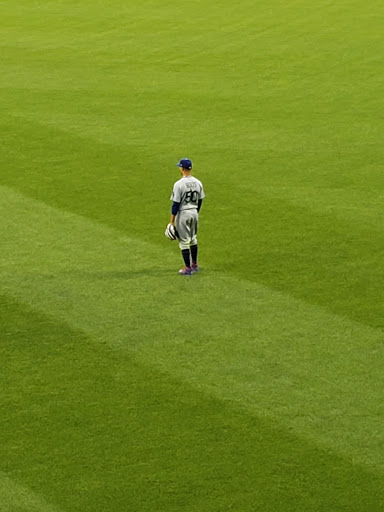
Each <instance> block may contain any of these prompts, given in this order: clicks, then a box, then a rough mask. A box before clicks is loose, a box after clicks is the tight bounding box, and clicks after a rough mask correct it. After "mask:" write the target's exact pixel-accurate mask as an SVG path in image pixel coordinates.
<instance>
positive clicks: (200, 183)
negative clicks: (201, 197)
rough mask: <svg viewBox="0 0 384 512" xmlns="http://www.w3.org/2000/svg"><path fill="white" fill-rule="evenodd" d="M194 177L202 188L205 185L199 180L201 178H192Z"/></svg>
mask: <svg viewBox="0 0 384 512" xmlns="http://www.w3.org/2000/svg"><path fill="white" fill-rule="evenodd" d="M192 177H193V179H194V181H195V182H196V183H198V184H199V185H200V186H201V187H202V186H203V184H202V182H201V180H199V178H196V176H192Z"/></svg>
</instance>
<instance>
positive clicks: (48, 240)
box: [0, 187, 383, 470]
mask: <svg viewBox="0 0 384 512" xmlns="http://www.w3.org/2000/svg"><path fill="white" fill-rule="evenodd" d="M0 190H1V194H0V195H1V200H0V204H1V207H0V208H1V215H2V218H3V222H2V227H1V229H2V233H1V237H2V240H3V241H4V242H3V251H2V252H3V258H2V261H1V270H0V277H1V290H2V293H5V294H7V295H9V296H13V297H15V298H16V299H17V300H19V301H21V302H24V303H28V304H30V305H31V306H32V307H33V308H36V309H38V310H41V311H43V312H44V313H45V314H48V315H53V316H54V317H55V318H57V319H59V320H64V321H65V322H66V323H68V325H70V326H71V327H72V328H74V329H81V330H82V331H84V332H86V333H88V334H89V335H91V336H93V337H95V338H96V339H97V340H98V341H99V342H100V343H107V344H108V345H109V346H110V347H112V348H113V349H116V350H118V351H123V352H124V353H125V352H129V353H132V354H135V357H137V358H138V359H139V360H140V361H142V363H143V364H148V365H149V366H150V367H152V366H153V367H156V368H158V369H160V370H164V371H165V372H170V374H171V375H173V376H174V377H177V378H179V379H182V380H184V381H186V382H188V383H189V384H191V385H193V386H195V387H196V389H198V390H203V391H204V392H208V393H209V394H211V395H213V396H216V397H218V398H220V399H225V400H230V401H231V402H232V403H236V404H237V405H238V406H240V407H244V408H246V409H247V411H249V412H251V413H252V414H254V415H256V416H259V417H267V418H272V419H273V420H274V421H277V422H278V424H280V425H283V426H284V428H288V429H293V430H294V431H295V432H296V433H297V434H298V435H302V436H303V437H305V438H307V439H310V441H311V442H313V443H315V444H317V443H323V444H324V445H326V446H328V447H330V448H331V449H333V450H335V451H336V452H337V453H340V454H342V455H343V456H347V457H349V458H350V459H351V460H354V461H358V462H359V463H361V464H368V465H370V466H374V467H376V468H377V469H380V470H382V469H383V464H382V452H381V450H380V449H378V447H380V446H381V445H382V441H383V432H382V428H381V417H382V413H383V402H382V389H383V374H382V368H383V333H382V332H381V331H380V330H378V329H374V328H370V327H367V326H365V325H362V324H359V323H357V322H351V321H350V320H348V319H346V318H342V317H339V316H337V315H332V314H329V313H327V312H325V311H324V310H322V309H321V308H318V307H314V306H310V305H308V304H306V303H305V302H303V301H299V300H296V299H293V298H292V297H290V296H289V295H284V294H281V293H276V292H273V291H271V290H270V289H268V288H266V287H264V286H259V285H257V284H255V283H251V282H247V281H246V280H241V279H236V278H234V277H233V276H231V275H230V274H226V273H225V272H220V273H219V272H216V271H211V270H210V269H209V268H204V266H203V271H202V272H201V274H200V275H196V276H193V277H192V278H182V277H180V276H178V275H175V263H176V262H178V258H179V256H178V250H177V248H176V247H175V246H172V245H170V244H169V245H167V244H168V242H167V241H166V240H165V239H164V248H162V249H159V247H158V246H156V247H155V246H152V245H151V244H149V243H146V242H145V243H144V242H143V241H141V240H139V239H137V238H127V237H125V236H123V235H122V234H121V233H120V232H118V231H116V230H113V229H111V228H109V227H107V226H105V225H102V224H99V223H96V222H93V221H90V220H88V219H86V218H84V217H81V216H77V215H74V214H70V213H67V212H63V211H61V210H58V209H55V208H52V207H49V206H47V205H45V204H44V203H41V202H39V201H36V200H32V199H28V198H26V197H25V196H23V195H21V194H19V193H16V192H14V191H12V190H11V189H9V188H6V187H2V188H1V189H0ZM154 254H156V257H155V258H154ZM368 369H369V371H368Z"/></svg>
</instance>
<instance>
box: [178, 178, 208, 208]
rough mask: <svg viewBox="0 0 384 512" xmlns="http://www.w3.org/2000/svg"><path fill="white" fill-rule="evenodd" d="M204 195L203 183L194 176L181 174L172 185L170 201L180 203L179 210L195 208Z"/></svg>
mask: <svg viewBox="0 0 384 512" xmlns="http://www.w3.org/2000/svg"><path fill="white" fill-rule="evenodd" d="M204 197H205V194H204V189H203V184H202V183H201V181H200V180H198V179H197V178H195V177H194V176H183V177H182V178H181V179H180V180H178V181H176V183H175V184H174V186H173V191H172V195H171V201H175V202H176V203H180V208H179V211H183V210H191V209H197V207H198V202H199V200H200V199H203V198H204Z"/></svg>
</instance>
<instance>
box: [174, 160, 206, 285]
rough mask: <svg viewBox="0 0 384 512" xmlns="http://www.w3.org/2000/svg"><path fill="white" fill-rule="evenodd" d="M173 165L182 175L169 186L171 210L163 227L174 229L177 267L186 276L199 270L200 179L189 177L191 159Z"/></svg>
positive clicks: (201, 188)
mask: <svg viewBox="0 0 384 512" xmlns="http://www.w3.org/2000/svg"><path fill="white" fill-rule="evenodd" d="M176 165H177V166H178V167H179V169H180V174H181V175H182V177H181V179H179V180H178V181H176V183H175V184H174V186H173V191H172V195H171V201H172V213H171V219H170V221H169V224H168V226H167V230H168V229H171V230H173V231H174V228H176V234H177V237H178V238H179V247H180V250H181V254H182V256H183V260H184V268H182V269H181V270H179V274H181V275H185V276H190V275H192V274H193V273H194V272H198V271H199V265H198V263H197V238H196V234H197V228H198V223H199V211H200V208H201V205H202V203H203V198H204V197H205V194H204V189H203V184H202V183H201V181H199V180H198V179H197V178H195V177H194V176H192V162H191V160H189V158H182V159H181V160H180V162H179V163H178V164H176ZM167 236H168V235H167Z"/></svg>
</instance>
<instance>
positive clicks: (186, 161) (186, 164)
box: [176, 158, 192, 169]
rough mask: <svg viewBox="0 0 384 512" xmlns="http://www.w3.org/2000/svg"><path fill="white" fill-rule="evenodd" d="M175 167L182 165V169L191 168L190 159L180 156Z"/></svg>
mask: <svg viewBox="0 0 384 512" xmlns="http://www.w3.org/2000/svg"><path fill="white" fill-rule="evenodd" d="M176 165H177V167H182V168H183V169H192V161H191V160H190V159H189V158H182V159H181V160H180V162H179V163H178V164H176Z"/></svg>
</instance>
